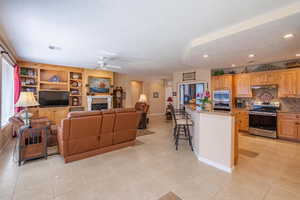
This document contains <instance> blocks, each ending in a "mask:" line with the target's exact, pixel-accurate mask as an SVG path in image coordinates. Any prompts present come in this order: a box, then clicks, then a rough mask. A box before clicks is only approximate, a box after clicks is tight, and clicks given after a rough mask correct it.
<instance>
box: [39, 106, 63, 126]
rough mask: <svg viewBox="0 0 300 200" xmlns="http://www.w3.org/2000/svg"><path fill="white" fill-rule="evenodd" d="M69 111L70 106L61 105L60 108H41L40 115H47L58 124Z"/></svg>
mask: <svg viewBox="0 0 300 200" xmlns="http://www.w3.org/2000/svg"><path fill="white" fill-rule="evenodd" d="M68 113H69V108H68V107H59V108H40V109H39V116H40V117H47V118H48V119H49V120H51V121H52V122H53V123H55V124H56V125H59V124H60V123H61V120H62V119H64V118H66V117H67V115H68Z"/></svg>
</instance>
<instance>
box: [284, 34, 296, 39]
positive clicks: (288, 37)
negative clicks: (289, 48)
mask: <svg viewBox="0 0 300 200" xmlns="http://www.w3.org/2000/svg"><path fill="white" fill-rule="evenodd" d="M293 37H294V35H293V34H292V33H289V34H286V35H284V36H283V38H284V39H290V38H293Z"/></svg>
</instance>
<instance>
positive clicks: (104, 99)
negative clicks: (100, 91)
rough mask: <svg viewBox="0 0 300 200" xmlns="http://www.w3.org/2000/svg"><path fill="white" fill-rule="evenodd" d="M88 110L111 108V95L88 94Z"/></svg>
mask: <svg viewBox="0 0 300 200" xmlns="http://www.w3.org/2000/svg"><path fill="white" fill-rule="evenodd" d="M87 104H88V110H89V111H91V110H106V109H110V108H112V106H111V105H112V96H110V95H101V96H88V97H87Z"/></svg>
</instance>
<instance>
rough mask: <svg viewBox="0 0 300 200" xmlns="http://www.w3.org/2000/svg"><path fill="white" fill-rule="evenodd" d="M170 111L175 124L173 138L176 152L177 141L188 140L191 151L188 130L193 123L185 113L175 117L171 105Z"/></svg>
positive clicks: (191, 145) (190, 137) (190, 138)
mask: <svg viewBox="0 0 300 200" xmlns="http://www.w3.org/2000/svg"><path fill="white" fill-rule="evenodd" d="M170 110H171V113H172V116H173V120H174V124H175V126H174V132H173V136H174V138H175V146H176V150H178V144H179V140H188V141H189V145H190V147H191V150H192V151H193V150H194V149H193V144H192V136H191V133H190V129H189V128H190V127H191V126H193V121H192V120H191V119H189V115H188V113H186V112H184V113H180V114H179V115H176V112H175V109H174V107H173V105H171V106H170Z"/></svg>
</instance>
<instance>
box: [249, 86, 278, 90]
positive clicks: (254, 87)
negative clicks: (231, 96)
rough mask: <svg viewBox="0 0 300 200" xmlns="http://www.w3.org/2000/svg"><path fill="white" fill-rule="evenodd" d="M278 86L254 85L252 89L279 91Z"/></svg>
mask: <svg viewBox="0 0 300 200" xmlns="http://www.w3.org/2000/svg"><path fill="white" fill-rule="evenodd" d="M277 88H278V86H277V85H252V86H251V89H253V90H255V89H277Z"/></svg>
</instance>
